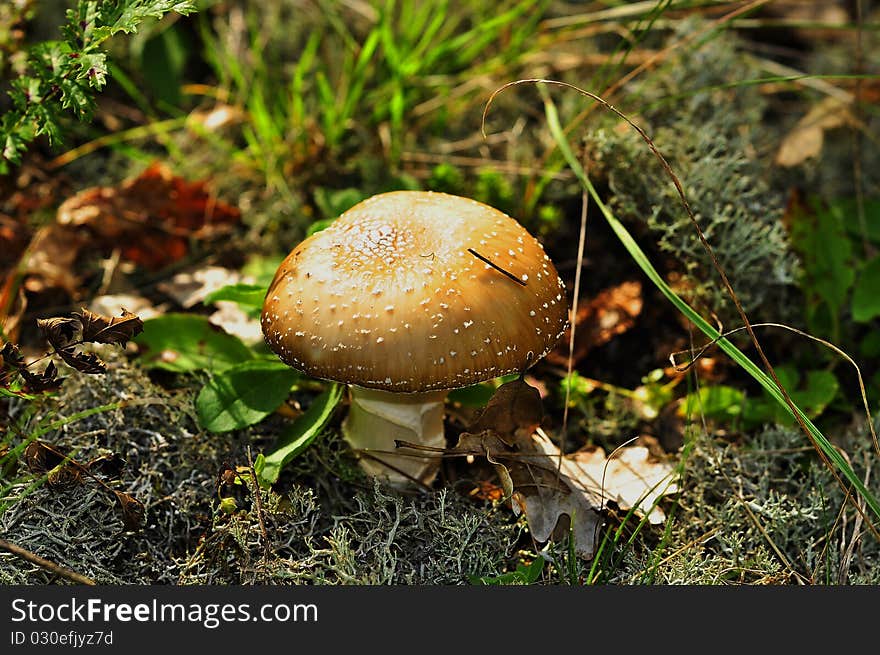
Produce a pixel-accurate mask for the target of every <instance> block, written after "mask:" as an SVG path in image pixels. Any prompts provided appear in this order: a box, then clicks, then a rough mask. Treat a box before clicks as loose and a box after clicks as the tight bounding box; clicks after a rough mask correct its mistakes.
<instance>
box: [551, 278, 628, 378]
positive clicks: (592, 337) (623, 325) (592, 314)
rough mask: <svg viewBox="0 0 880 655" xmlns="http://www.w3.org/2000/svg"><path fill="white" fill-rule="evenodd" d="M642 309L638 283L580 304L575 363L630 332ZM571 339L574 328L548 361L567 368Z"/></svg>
mask: <svg viewBox="0 0 880 655" xmlns="http://www.w3.org/2000/svg"><path fill="white" fill-rule="evenodd" d="M642 305H643V302H642V284H641V282H638V281H629V282H623V283H622V284H619V285H617V286H615V287H611V288H610V289H605V290H604V291H601V292H600V293H599V294H597V295H596V297H595V298H593V299H591V300H590V301H589V302H587V303H584V304H581V305H580V306H579V307H578V311H577V315H576V317H575V326H576V327H575V343H574V354H573V362H574V363H575V364H577V362H579V361H580V360H582V359H583V358H584V357H586V356H587V353H589V352H590V350H592V349H593V348H596V347H598V346H602V345H604V344H606V343H608V342H609V341H611V340H612V339H613V338H614V337H615V336H617V335H619V334H623V333H624V332H626V331H627V330H629V329H630V328H631V327H632V326H633V325H635V322H636V318H638V316H639V314H641V312H642ZM570 337H571V327H569V328H567V329H566V331H565V335H564V336H563V337H562V338H561V339H560V340H559V344H558V345H557V346H556V348H555V349H554V350H552V351H551V352H550V353H548V354H547V361H549V362H550V363H552V364H556V365H558V366H566V365H567V364H568V344H569V340H570Z"/></svg>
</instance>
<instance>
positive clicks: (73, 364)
mask: <svg viewBox="0 0 880 655" xmlns="http://www.w3.org/2000/svg"><path fill="white" fill-rule="evenodd" d="M55 354H56V355H58V356H59V357H61V359H62V360H64V363H65V364H67V365H68V366H69V367H70V368H73V369H76V370H77V371H79V372H80V373H88V374H89V375H99V374H101V373H106V372H107V365H106V364H105V363H104V362H102V361H101V360H100V359H99V358H98V356H97V355H95V354H94V353H81V352H78V351H77V350H74V349H73V348H62V349H60V350H58V349H56V350H55Z"/></svg>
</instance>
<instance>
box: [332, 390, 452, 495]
mask: <svg viewBox="0 0 880 655" xmlns="http://www.w3.org/2000/svg"><path fill="white" fill-rule="evenodd" d="M349 393H350V396H351V406H350V408H349V411H348V416H347V417H346V419H345V421H344V422H343V424H342V433H343V435H344V436H345V439H346V441H348V443H349V444H350V445H351V446H352V448H354V449H356V450H358V451H360V452H361V453H362V454H365V455H366V456H362V457H361V465H362V467H363V468H364V470H365V471H366V472H367V473H369V474H370V475H373V476H376V477H380V478H385V479H386V480H387V481H388V482H389V483H391V484H393V485H396V486H407V485H411V484H412V482H413V479H415V480H419V481H421V482H424V483H425V484H428V483H430V482H431V481H432V480H433V479H434V476H435V475H436V474H437V470H438V468H439V466H440V455H441V453H439V452H432V451H427V450H426V451H425V452H424V453H422V454H421V455H422V456H420V453H419V452H418V451H416V450H413V449H406V450H405V451H403V452H405V453H406V454H401V455H396V454H393V453H394V451H395V450H396V446H395V442H396V441H406V442H409V443H413V444H419V445H421V446H429V447H430V448H444V447H445V446H446V440H445V438H444V436H443V409H444V407H443V406H444V401H445V399H446V391H429V392H427V393H392V392H390V391H382V390H379V389H367V388H364V387H358V386H354V385H350V386H349ZM381 462H385V463H387V464H389V465H390V466H384V465H383V464H382V463H381ZM401 472H402V473H401ZM407 476H409V477H407Z"/></svg>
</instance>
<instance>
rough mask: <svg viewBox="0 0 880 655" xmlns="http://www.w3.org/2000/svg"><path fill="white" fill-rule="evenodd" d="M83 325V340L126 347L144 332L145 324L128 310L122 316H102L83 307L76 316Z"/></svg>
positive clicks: (123, 310)
mask: <svg viewBox="0 0 880 655" xmlns="http://www.w3.org/2000/svg"><path fill="white" fill-rule="evenodd" d="M74 315H75V316H77V317H78V318H79V321H80V323H81V324H82V340H83V341H87V342H90V343H112V344H117V345H120V346H124V345H125V344H127V343H128V341H129V340H130V339H133V338H134V337H136V336H137V335H139V334H140V333H141V332H143V331H144V322H143V321H142V320H141V319H140V318H139V317H138V316H137V315H135V314H132V313H131V312H130V311H128V310H127V309H125V308H123V309H122V315H120V316H114V317H113V318H111V317H109V316H102V315H101V314H95V313H94V312H90V311H89V310H88V309H86V308H85V307H83V308H82V309H80V311H79V312H76V313H75V314H74Z"/></svg>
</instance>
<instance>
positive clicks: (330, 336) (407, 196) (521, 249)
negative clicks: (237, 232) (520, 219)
mask: <svg viewBox="0 0 880 655" xmlns="http://www.w3.org/2000/svg"><path fill="white" fill-rule="evenodd" d="M469 249H472V250H473V251H474V252H476V253H478V254H480V255H482V256H483V257H485V258H486V259H488V260H489V261H491V262H492V263H493V264H495V265H496V266H498V267H500V268H502V269H504V270H505V271H507V272H508V273H510V274H511V275H513V276H515V277H516V278H517V279H518V280H519V282H517V281H514V280H512V279H510V278H509V277H508V276H507V275H505V274H504V273H502V272H501V271H499V270H498V269H497V268H494V267H493V266H491V265H489V264H487V263H485V262H484V261H482V260H481V259H479V258H478V257H477V256H476V255H474V254H472V253H471V252H469ZM567 317H568V305H567V300H566V297H565V285H564V283H563V282H562V280H561V279H560V277H559V274H558V273H557V272H556V269H555V267H554V266H553V263H552V262H551V261H550V258H549V257H548V256H547V255H546V254H545V252H544V249H543V248H542V246H541V244H540V243H538V241H537V240H536V239H535V238H534V237H533V236H531V235H530V234H529V233H528V232H527V231H526V230H525V228H523V227H522V226H521V225H520V224H519V223H517V222H516V221H515V220H514V219H512V218H510V217H509V216H507V215H506V214H504V213H502V212H500V211H498V210H497V209H494V208H492V207H489V206H488V205H484V204H482V203H480V202H477V201H475V200H470V199H468V198H461V197H459V196H453V195H448V194H445V193H436V192H430V191H394V192H391V193H384V194H380V195H377V196H373V197H372V198H369V199H367V200H365V201H363V202H361V203H359V204H357V205H355V206H354V207H352V208H351V209H349V210H348V211H346V212H345V213H344V214H342V215H341V216H340V217H339V218H337V219H336V220H335V221H334V222H333V223H332V224H331V225H330V226H329V227H327V228H326V229H324V230H322V231H321V232H317V233H315V234H313V235H312V236H310V237H308V238H307V239H305V240H304V241H302V242H301V243H300V244H299V245H298V246H297V247H296V248H294V249H293V251H292V252H291V253H290V254H289V255H288V256H287V258H286V259H285V260H284V261H283V262H282V263H281V265H280V266H279V268H278V272H277V273H276V274H275V278H274V280H273V281H272V284H271V286H270V287H269V291H268V293H267V295H266V300H265V303H264V305H263V313H262V319H261V322H262V327H263V334H264V336H265V339H266V342H267V343H268V344H269V347H270V348H272V350H273V351H274V352H275V353H276V354H277V355H278V356H279V357H280V358H281V359H282V360H284V361H285V362H286V363H287V364H289V365H290V366H292V367H294V368H297V369H299V370H301V371H303V372H305V373H307V374H309V375H311V376H314V377H318V378H325V379H329V380H336V381H339V382H345V383H348V384H356V385H359V386H363V387H370V388H375V389H384V390H387V391H397V392H423V391H430V390H440V389H454V388H458V387H463V386H467V385H470V384H475V383H477V382H482V381H484V380H489V379H492V378H494V377H497V376H499V375H505V374H508V373H519V372H522V371H524V370H525V369H526V368H528V367H529V366H531V365H532V364H534V363H535V362H537V361H538V360H539V359H541V358H542V357H543V356H544V355H546V354H547V352H548V351H549V350H550V349H551V348H552V347H553V345H554V344H555V343H556V341H557V340H558V339H559V337H560V336H562V333H563V331H564V330H565V327H566V325H567Z"/></svg>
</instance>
